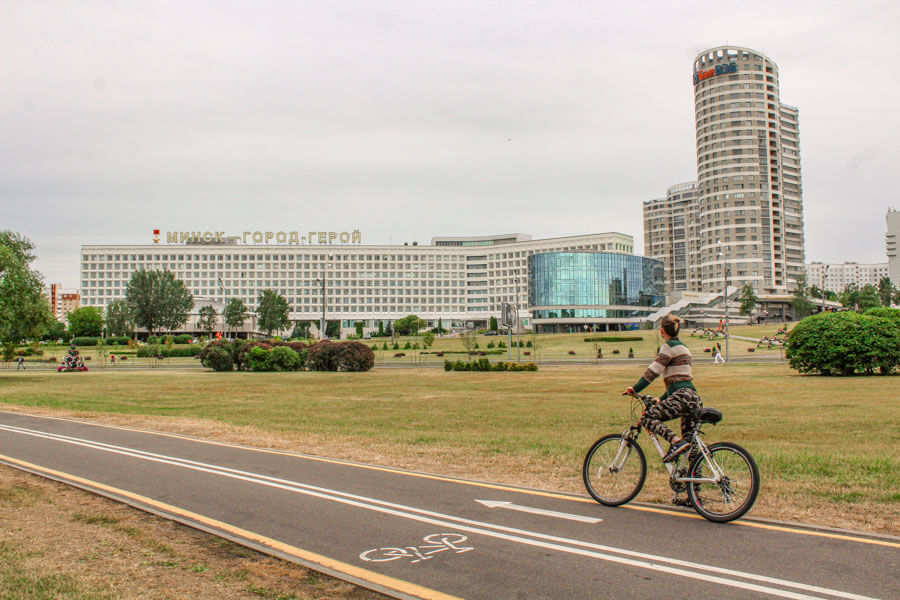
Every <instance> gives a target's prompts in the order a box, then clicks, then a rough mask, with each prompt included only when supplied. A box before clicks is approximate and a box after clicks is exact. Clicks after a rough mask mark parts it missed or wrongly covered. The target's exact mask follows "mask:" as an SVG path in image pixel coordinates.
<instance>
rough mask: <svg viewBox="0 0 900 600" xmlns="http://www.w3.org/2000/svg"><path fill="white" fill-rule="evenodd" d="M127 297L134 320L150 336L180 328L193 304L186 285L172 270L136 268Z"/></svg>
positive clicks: (126, 291) (129, 283) (127, 290)
mask: <svg viewBox="0 0 900 600" xmlns="http://www.w3.org/2000/svg"><path fill="white" fill-rule="evenodd" d="M125 299H126V300H127V301H128V304H129V305H130V306H131V310H132V313H133V314H134V322H135V323H136V324H137V325H139V326H140V327H143V328H145V329H146V330H147V331H149V332H150V335H153V334H155V333H161V332H162V331H172V330H175V329H178V328H179V327H181V326H182V325H183V324H184V322H185V321H186V320H187V318H188V314H189V312H190V310H191V308H192V307H193V305H194V298H193V296H191V293H190V291H188V289H187V286H186V285H185V284H184V282H183V281H181V280H180V279H176V278H175V275H173V274H172V273H171V272H170V271H157V270H153V271H147V270H145V269H141V270H139V271H135V272H134V273H132V274H131V280H130V281H129V282H128V287H127V288H125Z"/></svg>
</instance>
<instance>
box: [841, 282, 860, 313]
mask: <svg viewBox="0 0 900 600" xmlns="http://www.w3.org/2000/svg"><path fill="white" fill-rule="evenodd" d="M840 300H841V306H843V307H844V308H852V309H853V310H856V309H857V308H858V305H859V287H858V286H857V285H856V284H855V283H850V284H847V285H846V286H844V291H843V292H841V296H840Z"/></svg>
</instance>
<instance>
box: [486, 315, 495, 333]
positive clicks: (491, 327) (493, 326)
mask: <svg viewBox="0 0 900 600" xmlns="http://www.w3.org/2000/svg"><path fill="white" fill-rule="evenodd" d="M488 329H490V330H491V331H497V317H491V321H490V324H489V325H488Z"/></svg>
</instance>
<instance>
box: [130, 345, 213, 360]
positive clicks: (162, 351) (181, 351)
mask: <svg viewBox="0 0 900 600" xmlns="http://www.w3.org/2000/svg"><path fill="white" fill-rule="evenodd" d="M201 351H202V349H201V348H200V345H199V344H191V345H190V346H183V347H181V348H168V347H166V346H141V347H140V348H138V350H137V357H138V358H152V357H154V356H162V357H163V358H191V357H194V356H199V355H200V353H201Z"/></svg>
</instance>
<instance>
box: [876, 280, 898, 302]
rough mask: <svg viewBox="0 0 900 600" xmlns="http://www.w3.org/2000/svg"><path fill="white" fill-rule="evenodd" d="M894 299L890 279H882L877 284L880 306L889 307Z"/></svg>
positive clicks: (892, 285)
mask: <svg viewBox="0 0 900 600" xmlns="http://www.w3.org/2000/svg"><path fill="white" fill-rule="evenodd" d="M893 298H894V284H893V283H891V278H890V277H882V278H881V281H879V282H878V299H879V300H880V301H881V305H882V306H890V305H891V300H893Z"/></svg>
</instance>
